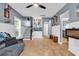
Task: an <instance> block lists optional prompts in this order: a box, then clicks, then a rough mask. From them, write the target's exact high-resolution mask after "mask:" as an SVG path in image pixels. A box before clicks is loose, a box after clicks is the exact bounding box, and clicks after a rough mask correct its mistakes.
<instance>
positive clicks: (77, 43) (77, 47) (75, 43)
mask: <svg viewBox="0 0 79 59" xmlns="http://www.w3.org/2000/svg"><path fill="white" fill-rule="evenodd" d="M66 28H79V21H76V22H73V23H69V24H67V25H66ZM68 49H69V51H71V52H72V53H73V54H75V55H78V56H79V40H78V39H75V38H69V48H68Z"/></svg>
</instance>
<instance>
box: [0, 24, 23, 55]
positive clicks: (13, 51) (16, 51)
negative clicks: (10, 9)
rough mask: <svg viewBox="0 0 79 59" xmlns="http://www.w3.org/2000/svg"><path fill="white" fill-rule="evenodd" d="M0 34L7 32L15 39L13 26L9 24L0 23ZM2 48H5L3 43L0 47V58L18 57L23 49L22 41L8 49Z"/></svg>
mask: <svg viewBox="0 0 79 59" xmlns="http://www.w3.org/2000/svg"><path fill="white" fill-rule="evenodd" d="M0 32H7V33H9V34H10V35H11V36H12V37H17V34H16V29H15V27H14V25H11V24H6V23H0ZM3 46H5V44H4V43H3V44H1V45H0V56H18V55H20V53H21V52H22V51H23V49H24V43H23V41H22V42H21V41H20V42H18V43H17V44H13V45H11V46H8V47H3Z"/></svg>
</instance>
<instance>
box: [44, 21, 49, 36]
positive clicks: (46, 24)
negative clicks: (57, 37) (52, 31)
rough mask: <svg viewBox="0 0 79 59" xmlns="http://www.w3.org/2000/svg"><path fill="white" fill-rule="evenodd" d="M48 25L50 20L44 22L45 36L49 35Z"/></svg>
mask: <svg viewBox="0 0 79 59" xmlns="http://www.w3.org/2000/svg"><path fill="white" fill-rule="evenodd" d="M48 25H49V24H48V22H45V23H44V36H49V35H48Z"/></svg>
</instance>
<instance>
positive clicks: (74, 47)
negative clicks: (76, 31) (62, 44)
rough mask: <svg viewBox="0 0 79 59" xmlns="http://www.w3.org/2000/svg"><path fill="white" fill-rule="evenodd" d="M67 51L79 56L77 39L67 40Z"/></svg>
mask: <svg viewBox="0 0 79 59" xmlns="http://www.w3.org/2000/svg"><path fill="white" fill-rule="evenodd" d="M69 51H71V52H72V53H73V54H75V55H76V56H79V39H75V38H69Z"/></svg>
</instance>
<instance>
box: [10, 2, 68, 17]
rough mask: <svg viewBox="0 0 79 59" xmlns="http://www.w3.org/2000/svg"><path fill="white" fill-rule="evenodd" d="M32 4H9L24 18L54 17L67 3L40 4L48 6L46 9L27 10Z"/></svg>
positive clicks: (33, 8) (34, 8) (31, 8)
mask: <svg viewBox="0 0 79 59" xmlns="http://www.w3.org/2000/svg"><path fill="white" fill-rule="evenodd" d="M30 4H31V3H9V5H10V6H11V7H12V8H14V9H15V10H16V11H18V12H19V13H20V14H21V15H23V16H34V17H39V16H40V15H46V16H47V17H49V16H54V15H55V14H56V13H57V12H58V11H59V10H60V9H61V8H62V7H63V6H64V5H65V4H66V3H39V4H41V5H43V6H46V9H45V10H44V9H41V8H39V7H38V8H36V7H30V8H25V7H26V6H28V5H30Z"/></svg>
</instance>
